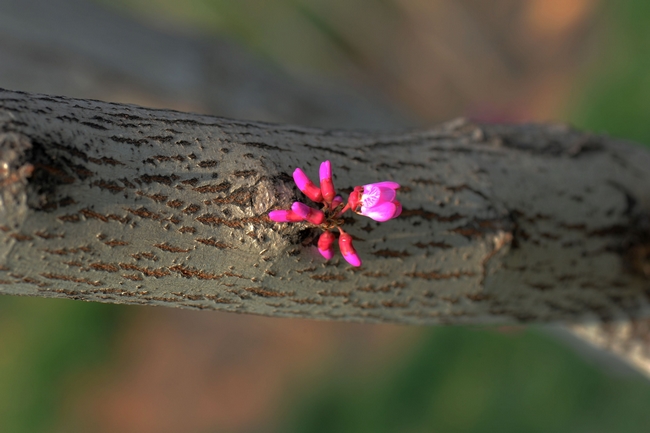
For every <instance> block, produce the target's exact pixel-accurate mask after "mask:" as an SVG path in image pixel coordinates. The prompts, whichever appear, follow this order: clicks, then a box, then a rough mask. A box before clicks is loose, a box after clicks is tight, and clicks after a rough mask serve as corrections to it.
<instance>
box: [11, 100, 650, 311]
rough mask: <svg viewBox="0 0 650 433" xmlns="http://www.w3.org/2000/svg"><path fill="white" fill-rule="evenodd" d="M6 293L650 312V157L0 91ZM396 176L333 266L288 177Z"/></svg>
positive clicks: (472, 131) (255, 304)
mask: <svg viewBox="0 0 650 433" xmlns="http://www.w3.org/2000/svg"><path fill="white" fill-rule="evenodd" d="M0 133H1V134H2V135H1V136H0V146H1V148H0V150H1V152H2V160H3V171H2V173H0V174H1V175H2V181H1V185H2V208H1V212H2V215H1V217H2V222H1V223H2V227H0V228H1V229H2V232H1V234H0V236H2V238H3V239H2V241H1V242H2V243H1V244H0V245H1V251H0V253H1V256H0V257H1V258H2V262H3V263H2V266H3V267H2V273H1V274H0V279H1V281H0V282H1V283H2V284H1V285H0V292H2V293H9V294H22V295H36V296H53V297H68V298H75V299H85V300H93V301H102V302H115V303H133V304H159V305H168V306H177V307H189V308H212V309H221V310H229V311H238V312H250V313H258V314H267V315H275V316H306V317H311V318H329V319H345V320H363V321H394V322H404V323H489V322H531V321H538V322H546V321H558V320H571V321H575V320H585V319H600V320H612V319H623V318H630V317H641V316H644V315H647V313H648V307H647V305H648V296H649V295H650V282H649V279H648V272H647V267H648V254H647V251H648V227H647V215H648V207H649V206H648V205H649V200H648V194H649V193H648V191H650V173H648V172H647V167H649V166H650V152H648V151H647V150H646V149H644V148H641V147H638V146H635V145H632V144H627V143H622V142H619V141H615V140H611V139H609V138H605V137H601V136H594V135H592V134H586V133H581V132H577V131H574V130H571V129H570V128H567V127H565V126H561V125H523V126H487V125H474V124H471V123H468V122H465V121H462V120H459V121H455V122H451V123H448V124H445V125H442V126H440V127H438V128H435V129H432V130H428V131H422V132H404V133H394V134H388V133H362V132H350V131H332V130H319V129H311V128H303V127H297V126H289V125H275V124H263V123H254V122H241V121H233V120H227V119H222V118H215V117H210V116H201V115H193V114H186V113H179V112H174V111H164V110H150V109H144V108H140V107H136V106H127V105H119V104H108V103H101V102H95V101H88V100H75V99H67V98H61V97H51V96H43V95H30V94H24V93H18V92H11V91H2V92H1V93H0ZM325 159H329V160H330V161H332V165H333V167H334V175H335V184H336V186H337V188H338V189H339V190H347V191H349V190H350V188H352V187H353V186H354V185H359V184H364V183H371V182H377V181H381V180H394V181H397V182H399V183H400V184H402V185H403V188H402V189H401V190H400V192H399V194H400V196H399V197H400V199H401V201H402V203H403V206H404V212H403V214H402V216H401V217H400V218H398V219H397V220H393V221H389V222H386V223H376V222H374V221H372V220H370V219H367V218H365V217H361V216H354V217H350V218H349V219H348V221H347V222H346V231H348V232H349V233H351V234H352V235H354V236H355V239H356V240H355V246H356V247H357V250H358V252H359V254H360V256H361V257H362V259H364V264H363V266H362V267H361V268H352V267H350V266H349V265H347V263H346V262H345V261H343V259H342V258H340V256H337V257H335V258H334V259H333V260H332V261H331V262H330V263H325V262H324V261H323V259H322V258H321V257H320V256H319V255H318V253H317V252H316V248H315V246H314V242H315V236H317V234H318V230H315V229H314V228H312V227H310V226H309V225H308V224H303V223H300V224H275V223H272V222H270V221H269V220H268V218H267V217H266V214H267V213H268V211H270V210H272V209H277V208H288V207H289V206H290V204H291V202H292V201H294V200H300V201H307V199H305V198H304V197H303V196H302V194H301V193H300V192H299V191H297V190H296V189H295V187H294V186H293V181H292V179H291V176H290V174H291V172H292V171H293V169H294V168H295V167H302V168H303V169H304V170H305V171H306V172H307V173H308V174H309V175H311V176H312V178H316V177H317V169H318V164H319V163H320V161H322V160H325Z"/></svg>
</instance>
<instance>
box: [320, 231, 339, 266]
mask: <svg viewBox="0 0 650 433" xmlns="http://www.w3.org/2000/svg"><path fill="white" fill-rule="evenodd" d="M335 240H336V235H335V234H334V233H332V232H330V231H326V232H323V234H321V235H320V237H319V238H318V252H319V253H320V254H321V255H322V256H323V257H325V260H329V259H331V258H332V257H334V248H333V247H332V245H333V244H334V241H335Z"/></svg>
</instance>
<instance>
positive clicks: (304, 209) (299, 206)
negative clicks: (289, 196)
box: [291, 201, 311, 218]
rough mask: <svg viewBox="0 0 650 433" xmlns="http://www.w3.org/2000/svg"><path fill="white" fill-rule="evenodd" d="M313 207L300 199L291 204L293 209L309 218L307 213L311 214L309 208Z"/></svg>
mask: <svg viewBox="0 0 650 433" xmlns="http://www.w3.org/2000/svg"><path fill="white" fill-rule="evenodd" d="M310 209H311V208H310V207H309V206H307V205H306V204H304V203H300V202H299V201H295V202H293V204H292V205H291V210H292V211H294V212H295V213H297V214H298V215H300V216H301V217H303V218H307V215H309V210H310Z"/></svg>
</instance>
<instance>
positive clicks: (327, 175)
mask: <svg viewBox="0 0 650 433" xmlns="http://www.w3.org/2000/svg"><path fill="white" fill-rule="evenodd" d="M318 174H319V175H320V181H321V182H322V181H323V180H325V179H331V178H332V163H331V162H329V161H323V162H321V164H320V170H319V171H318Z"/></svg>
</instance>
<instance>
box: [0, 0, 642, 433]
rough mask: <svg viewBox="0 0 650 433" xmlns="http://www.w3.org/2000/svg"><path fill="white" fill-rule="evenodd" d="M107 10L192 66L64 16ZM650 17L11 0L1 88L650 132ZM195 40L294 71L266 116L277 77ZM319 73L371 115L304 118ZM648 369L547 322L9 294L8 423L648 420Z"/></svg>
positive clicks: (413, 3)
mask: <svg viewBox="0 0 650 433" xmlns="http://www.w3.org/2000/svg"><path fill="white" fill-rule="evenodd" d="M59 3H60V4H61V6H60V7H59V6H58V4H59ZM85 3H87V4H88V8H87V9H86V6H84V4H85ZM25 5H31V6H25ZM48 5H49V6H48ZM66 5H68V6H66ZM70 5H72V6H73V8H72V9H70V8H68V9H65V7H64V6H66V7H69V6H70ZM48 7H49V8H52V9H51V10H49V9H47V8H48ZM70 11H72V12H70ZM57 13H61V17H62V18H60V19H59V18H57V15H56V14H57ZM85 14H88V15H85ZM90 14H94V15H93V20H95V21H93V22H97V17H98V16H99V17H100V18H101V17H102V16H104V15H103V14H105V16H106V19H107V20H109V17H112V16H114V15H116V16H123V17H125V18H124V19H125V20H126V21H125V22H127V21H128V22H132V21H137V22H139V23H140V24H139V25H141V26H145V27H148V28H150V29H152V31H155V32H157V33H156V34H158V35H159V37H157V38H156V41H157V42H156V41H152V42H151V45H150V46H151V47H157V46H159V45H160V44H159V45H156V43H159V42H160V41H161V40H164V43H163V46H165V47H167V48H168V50H169V53H177V54H176V57H175V58H179V56H181V57H180V58H182V56H183V55H187V56H188V57H187V61H186V63H183V62H182V61H181V62H176V63H174V64H169V65H167V64H165V62H164V61H163V62H161V63H156V62H159V61H160V59H161V58H162V59H164V58H165V55H164V53H163V54H160V53H157V52H153V48H152V51H151V52H142V53H140V57H141V59H142V64H141V65H135V66H134V65H132V64H130V63H128V62H123V61H122V60H121V59H123V58H124V57H121V56H125V55H126V54H125V53H124V52H115V53H113V52H111V51H110V45H106V47H108V48H106V47H104V46H99V48H97V46H96V45H92V43H91V42H92V41H90V39H88V40H85V39H84V38H79V37H75V36H74V34H73V33H74V32H72V30H71V32H72V33H70V34H73V36H70V37H68V39H66V31H67V30H68V29H67V28H66V26H65V22H64V17H68V18H69V19H71V20H72V21H74V22H81V23H83V22H84V21H85V17H86V16H89V15H90ZM98 14H99V15H98ZM110 19H111V20H112V18H110ZM88 21H89V22H90V21H92V20H90V19H89V20H88ZM107 22H108V21H107ZM649 22H650V2H647V1H645V0H622V1H617V2H606V1H596V0H429V1H427V0H274V1H264V0H238V1H225V0H186V1H183V2H178V1H174V0H103V1H101V2H99V0H98V3H96V4H93V3H88V2H83V1H79V0H70V1H67V0H66V1H60V0H57V1H51V2H43V1H37V0H30V1H22V2H21V1H17V0H0V87H5V88H10V89H12V90H26V91H38V92H46V93H55V94H63V95H68V96H77V97H92V98H98V99H104V100H112V101H118V102H133V103H138V104H141V105H146V106H156V107H168V108H175V109H180V110H193V111H201V112H209V113H212V114H216V115H226V116H234V117H238V116H242V117H248V118H259V119H264V120H277V121H285V120H286V121H295V122H302V121H304V122H305V123H313V124H315V125H318V124H321V125H323V126H340V127H349V126H355V125H356V126H363V127H368V128H384V129H386V128H396V127H403V126H421V127H426V126H427V125H433V124H435V123H437V122H441V121H446V120H449V119H452V118H454V117H457V116H467V117H472V118H477V119H480V120H483V121H492V122H522V121H561V122H570V123H572V124H574V125H575V126H577V127H579V128H584V129H589V130H592V131H595V132H603V133H608V134H611V135H614V136H618V137H623V138H628V139H632V140H636V141H638V142H640V143H645V144H647V143H650V128H649V127H648V125H649V122H648V113H650V26H649V25H648V23H649ZM29 23H32V25H31V26H30V25H28V24H29ZM34 23H40V24H38V25H34ZM48 26H50V27H51V28H49V27H48ZM48 29H49V30H48ZM107 29H108V27H107V28H103V27H101V28H99V27H96V28H91V29H90V33H92V34H95V35H98V34H100V35H101V34H102V32H104V31H106V32H108V30H107ZM48 31H50V32H52V33H49V34H48V33H47V32H48ZM126 31H127V29H126V28H125V29H124V32H126ZM90 33H89V34H90ZM134 38H138V37H137V35H136V36H134ZM165 38H169V39H168V42H167V39H165ZM143 39H144V38H138V40H139V41H140V42H142V40H143ZM179 40H182V41H185V42H183V43H180V42H178V41H179ZM188 41H189V42H188ZM224 41H226V42H224ZM142 43H144V42H142ZM184 43H187V44H188V45H187V47H195V46H201V47H202V48H201V50H203V51H202V52H205V51H206V50H208V51H209V50H210V49H211V48H210V47H212V46H213V45H212V44H217V45H219V46H220V47H222V48H223V46H224V45H223V44H224V43H225V44H226V45H225V46H226V47H231V48H228V49H232V50H233V51H232V52H233V55H232V59H233V61H234V59H235V58H239V57H238V56H239V54H238V53H239V52H240V50H243V51H247V52H249V53H252V54H251V58H254V59H255V60H254V61H255V62H257V61H259V65H262V66H263V67H265V68H268V69H269V70H271V71H276V72H277V73H278V74H280V75H282V76H286V77H292V78H291V80H289V79H287V80H286V81H282V80H281V81H280V82H281V83H284V84H281V85H280V84H277V83H276V84H277V86H280V87H278V88H277V89H275V90H274V91H276V93H271V94H269V96H268V97H267V99H266V100H265V102H264V104H266V105H265V106H264V107H266V108H264V109H260V110H259V112H258V111H255V106H256V104H257V102H256V101H257V100H256V99H255V97H251V102H247V101H246V100H245V98H243V97H242V96H241V95H246V94H252V95H257V94H258V93H259V92H261V90H260V88H258V87H255V86H256V84H255V83H256V81H255V80H253V79H251V80H250V82H249V84H246V85H245V86H244V87H245V89H244V87H241V85H240V87H238V88H237V89H234V90H233V88H224V87H220V86H221V83H229V81H228V79H226V78H223V77H219V76H212V75H211V74H209V73H208V74H205V71H203V72H200V71H199V72H196V71H195V70H194V69H192V68H191V67H190V66H191V65H192V64H193V63H192V59H191V58H190V55H191V53H192V51H191V50H190V49H189V48H184V47H186V46H185V45H183V44H184ZM66 44H67V45H66ZM230 44H232V45H230ZM61 46H67V47H68V48H67V49H68V50H69V51H66V49H63V48H61ZM93 50H94V51H93ZM98 50H99V52H98ZM79 53H82V54H79ZM179 53H180V54H179ZM170 55H171V54H170ZM111 59H112V60H111ZM220 59H221V61H223V59H224V57H220ZM225 59H226V60H227V59H228V56H226V57H225ZM102 62H104V63H102ZM135 63H137V62H134V64H135ZM31 65H41V66H43V65H45V66H44V67H33V66H31ZM206 68H207V66H206ZM217 69H218V68H217ZM136 70H137V71H136ZM207 70H212V69H207ZM218 70H221V71H222V72H223V69H218ZM134 71H136V72H134ZM142 71H144V72H142ZM138 73H140V75H138ZM193 73H197V74H199V73H202V74H203V75H205V76H207V78H205V77H204V78H202V80H203V81H201V82H202V83H204V84H202V85H203V86H204V87H201V88H199V89H197V88H193V87H192V86H190V85H187V83H188V82H191V81H192V76H193V75H192V74H193ZM229 73H230V74H235V75H236V73H237V72H236V71H234V72H233V71H229ZM188 77H189V78H188ZM211 80H212V81H211ZM220 80H221V81H220ZM292 80H295V81H292ZM294 82H295V83H301V84H300V85H298V84H296V85H294V84H292V83H294ZM205 83H208V84H205ZM274 83H275V82H274ZM205 86H208V87H205ZM246 86H249V87H246ZM282 86H284V87H282ZM300 86H305V88H310V89H315V88H317V89H318V91H314V92H315V93H313V94H307V96H303V99H309V98H316V97H318V98H322V100H323V101H326V100H327V98H328V97H332V99H335V98H338V100H342V99H345V98H350V99H349V101H354V103H352V102H350V103H349V104H346V105H348V106H351V107H357V108H355V109H356V110H357V112H358V113H361V112H363V113H368V115H367V117H366V118H365V120H364V121H359V120H356V119H357V118H356V117H354V116H352V117H354V119H355V120H354V122H358V123H359V124H358V125H357V123H354V122H352V121H351V122H350V123H346V119H345V118H351V117H350V116H342V118H341V119H340V120H336V119H335V120H332V119H333V117H332V116H329V117H328V116H326V115H321V116H320V117H319V115H318V113H319V111H318V110H321V112H326V111H327V110H328V109H329V110H330V111H331V107H333V106H335V102H332V103H331V104H332V105H327V104H326V103H323V104H324V105H321V106H317V105H318V104H315V105H314V107H313V110H312V112H311V114H310V115H307V114H305V113H300V116H304V117H300V116H299V115H294V113H293V111H292V110H291V109H290V108H287V107H286V104H285V105H283V95H286V98H287V100H288V99H290V98H293V99H299V98H300V96H301V95H302V93H301V92H303V91H302V90H300V89H302V87H300ZM262 87H264V86H263V85H262ZM242 89H243V90H242ZM278 89H279V90H278ZM229 92H230V93H229ZM237 92H240V93H237ZM246 92H250V93H246ZM206 95H208V96H206ZM238 95H239V96H238ZM310 95H311V96H310ZM351 95H352V96H351ZM220 98H221V99H220ZM227 98H236V99H237V100H240V102H241V104H240V105H238V106H237V107H233V104H232V103H231V102H228V103H220V101H223V100H225V99H227ZM345 100H346V101H348V99H345ZM307 102H309V101H307ZM328 103H329V102H328ZM247 104H248V105H247ZM355 104H357V105H355ZM274 107H275V108H274ZM323 107H325V108H323ZM327 107H330V108H327ZM326 118H327V119H329V120H327V119H326ZM319 119H320V120H319ZM337 122H338V123H337ZM649 384H650V382H648V381H647V380H645V379H642V378H641V377H640V376H636V375H634V374H630V373H627V374H624V373H620V372H619V373H617V374H614V373H613V372H612V371H609V370H607V369H606V368H603V366H602V365H597V364H595V363H594V362H592V361H591V360H589V359H588V358H586V357H582V356H580V355H579V354H578V353H577V352H576V351H574V350H572V349H571V348H569V347H567V346H566V345H565V344H563V343H560V342H559V341H557V340H556V339H554V338H553V337H552V336H551V335H550V334H549V333H548V332H546V331H545V330H544V329H543V328H534V327H532V328H523V327H522V328H519V327H500V328H498V327H448V326H445V327H429V328H422V327H407V326H398V325H361V324H349V323H329V322H316V321H306V320H297V319H273V318H265V317H257V316H242V315H234V314H227V313H219V312H197V311H180V310H172V309H164V308H150V307H127V306H116V305H101V304H90V303H82V302H75V301H64V300H54V299H35V298H17V297H9V296H2V297H0V431H2V432H10V433H13V432H76V431H79V432H81V431H93V432H98V433H102V432H107V433H108V432H123V433H128V432H134V433H135V432H138V433H147V432H152V433H153V432H179V431H182V432H189V433H192V432H197V433H198V432H320V431H322V432H333V431H336V432H366V431H367V432H374V433H377V432H406V433H416V432H418V433H419V432H495V431H498V432H524V431H525V432H549V431H552V432H572V433H579V432H647V431H648V428H649V427H648V426H650V411H648V407H649V405H650V386H649Z"/></svg>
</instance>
